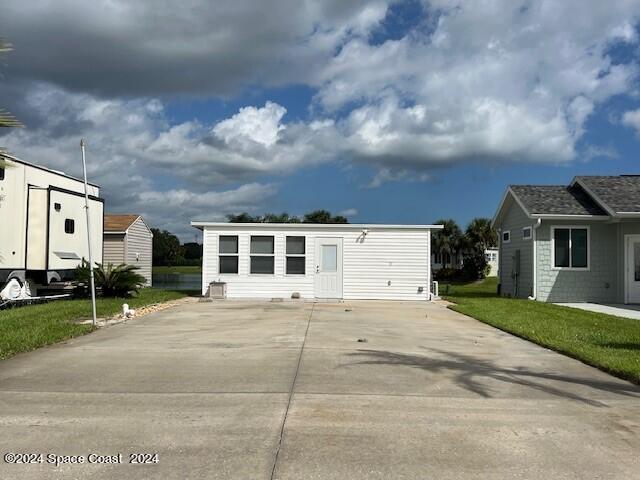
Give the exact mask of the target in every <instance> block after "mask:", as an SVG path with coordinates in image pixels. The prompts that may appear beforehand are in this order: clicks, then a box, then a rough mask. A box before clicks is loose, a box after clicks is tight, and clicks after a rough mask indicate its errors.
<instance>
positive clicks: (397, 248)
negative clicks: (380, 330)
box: [191, 222, 441, 300]
mask: <svg viewBox="0 0 640 480" xmlns="http://www.w3.org/2000/svg"><path fill="white" fill-rule="evenodd" d="M191 225H192V226H194V227H196V228H199V229H201V230H203V265H202V293H203V294H206V293H207V290H208V288H209V285H210V283H211V282H214V281H221V282H225V283H226V284H227V296H228V297H229V298H292V297H293V298H295V297H298V296H299V297H300V298H304V299H314V298H330V299H345V300H354V299H385V300H430V299H431V293H430V286H431V281H430V280H431V264H430V262H429V258H430V246H431V231H432V230H434V229H437V228H441V226H439V225H354V224H311V223H296V224H291V223H289V224H284V223H279V224H269V223H244V224H243V223H213V222H191Z"/></svg>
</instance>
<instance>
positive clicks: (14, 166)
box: [0, 152, 104, 287]
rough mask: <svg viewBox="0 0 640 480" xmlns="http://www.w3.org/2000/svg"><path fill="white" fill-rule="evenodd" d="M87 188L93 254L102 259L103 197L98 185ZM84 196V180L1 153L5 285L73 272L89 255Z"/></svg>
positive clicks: (0, 260)
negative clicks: (14, 281) (12, 280)
mask: <svg viewBox="0 0 640 480" xmlns="http://www.w3.org/2000/svg"><path fill="white" fill-rule="evenodd" d="M88 192H89V212H90V222H89V223H90V227H91V248H92V254H93V260H94V261H95V262H100V263H101V262H102V242H103V236H102V232H103V214H104V213H103V212H104V200H103V199H102V198H100V187H98V186H97V185H94V184H89V187H88ZM84 202H85V199H84V184H83V182H82V181H81V180H79V179H76V178H73V177H71V176H69V175H66V174H64V173H62V172H58V171H55V170H51V169H49V168H45V167H41V166H38V165H34V164H32V163H29V162H26V161H24V160H21V159H18V158H16V157H14V156H12V155H8V154H6V153H4V152H3V153H0V287H2V286H3V285H4V284H6V283H7V282H8V281H10V280H11V279H16V280H17V281H19V282H20V283H21V284H24V283H25V282H26V281H27V280H29V281H31V282H32V283H34V284H42V285H48V284H50V283H51V282H60V281H64V280H68V279H71V278H73V275H74V272H75V269H76V267H77V266H78V265H80V263H81V262H82V259H83V258H88V256H89V244H88V241H87V225H86V222H87V219H86V214H85V208H84V207H85V203H84Z"/></svg>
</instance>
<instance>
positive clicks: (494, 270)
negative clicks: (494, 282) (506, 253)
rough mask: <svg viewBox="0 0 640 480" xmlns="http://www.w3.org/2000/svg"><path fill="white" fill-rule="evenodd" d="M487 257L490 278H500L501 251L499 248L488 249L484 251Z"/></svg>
mask: <svg viewBox="0 0 640 480" xmlns="http://www.w3.org/2000/svg"><path fill="white" fill-rule="evenodd" d="M484 255H485V257H487V265H488V266H489V273H487V276H488V277H496V276H498V258H499V257H500V253H499V250H498V249H497V248H487V249H486V250H485V251H484Z"/></svg>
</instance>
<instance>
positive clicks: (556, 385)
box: [348, 347, 640, 407]
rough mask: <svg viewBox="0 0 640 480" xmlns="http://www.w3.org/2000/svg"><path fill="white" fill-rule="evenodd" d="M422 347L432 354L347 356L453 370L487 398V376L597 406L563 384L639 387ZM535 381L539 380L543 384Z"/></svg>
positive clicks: (612, 389)
mask: <svg viewBox="0 0 640 480" xmlns="http://www.w3.org/2000/svg"><path fill="white" fill-rule="evenodd" d="M423 348H425V349H426V350H429V351H431V352H433V355H415V354H404V353H395V352H389V351H384V350H358V351H356V352H353V353H349V354H348V355H349V356H352V357H355V358H360V359H362V360H360V361H357V362H355V363H353V364H351V365H398V366H405V367H413V368H419V369H422V370H426V371H428V372H431V373H447V372H448V373H453V381H454V383H455V384H457V385H459V386H461V387H462V388H464V389H465V390H467V391H469V392H473V393H475V394H477V395H479V396H481V397H484V398H491V392H490V390H489V388H487V385H486V383H485V382H484V381H485V380H487V379H490V380H497V381H499V382H503V383H505V384H512V385H520V386H523V387H527V388H531V389H533V390H537V391H540V392H544V393H547V394H550V395H554V396H557V397H562V398H568V399H571V400H575V401H578V402H582V403H586V404H589V405H593V406H598V407H606V406H607V405H606V404H605V403H603V402H600V401H598V400H594V399H591V398H587V397H585V396H583V395H580V394H578V393H576V392H573V391H570V390H569V389H567V388H566V387H568V386H569V385H584V386H587V387H590V388H592V389H594V390H599V391H603V392H608V393H615V394H618V395H624V396H629V397H634V398H638V399H640V388H639V387H637V386H635V385H633V384H631V383H626V382H625V381H622V380H621V381H617V382H616V381H602V380H592V379H588V378H582V377H573V376H569V375H560V374H555V373H548V372H536V371H533V370H531V369H528V368H526V367H514V368H509V367H501V366H498V365H496V364H495V363H494V362H492V361H491V360H487V359H481V358H478V357H476V356H472V355H465V354H462V353H456V352H448V351H445V350H439V349H433V348H426V347H423ZM536 380H541V381H544V382H545V383H541V382H538V381H536ZM550 382H552V383H550Z"/></svg>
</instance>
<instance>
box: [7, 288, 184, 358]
mask: <svg viewBox="0 0 640 480" xmlns="http://www.w3.org/2000/svg"><path fill="white" fill-rule="evenodd" d="M186 295H187V294H186V293H185V292H174V291H169V290H156V289H151V288H145V289H143V290H141V291H140V294H139V295H137V296H135V297H132V298H127V299H123V298H99V299H98V301H97V312H98V316H99V317H100V316H109V315H114V314H116V313H118V312H119V311H121V309H122V304H123V303H128V304H129V306H130V307H132V308H139V307H142V306H145V305H150V304H152V303H160V302H166V301H169V300H175V299H178V298H182V297H184V296H186ZM87 318H91V301H90V300H58V301H55V302H51V303H45V304H40V305H30V306H25V307H19V308H13V309H11V310H2V311H0V359H3V358H7V357H10V356H12V355H15V354H16V353H20V352H27V351H29V350H34V349H36V348H38V347H42V346H44V345H49V344H52V343H56V342H59V341H61V340H65V339H68V338H71V337H77V336H78V335H83V334H85V333H88V332H90V331H92V330H93V327H92V326H91V325H78V324H77V323H74V322H77V321H78V320H82V319H87Z"/></svg>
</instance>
